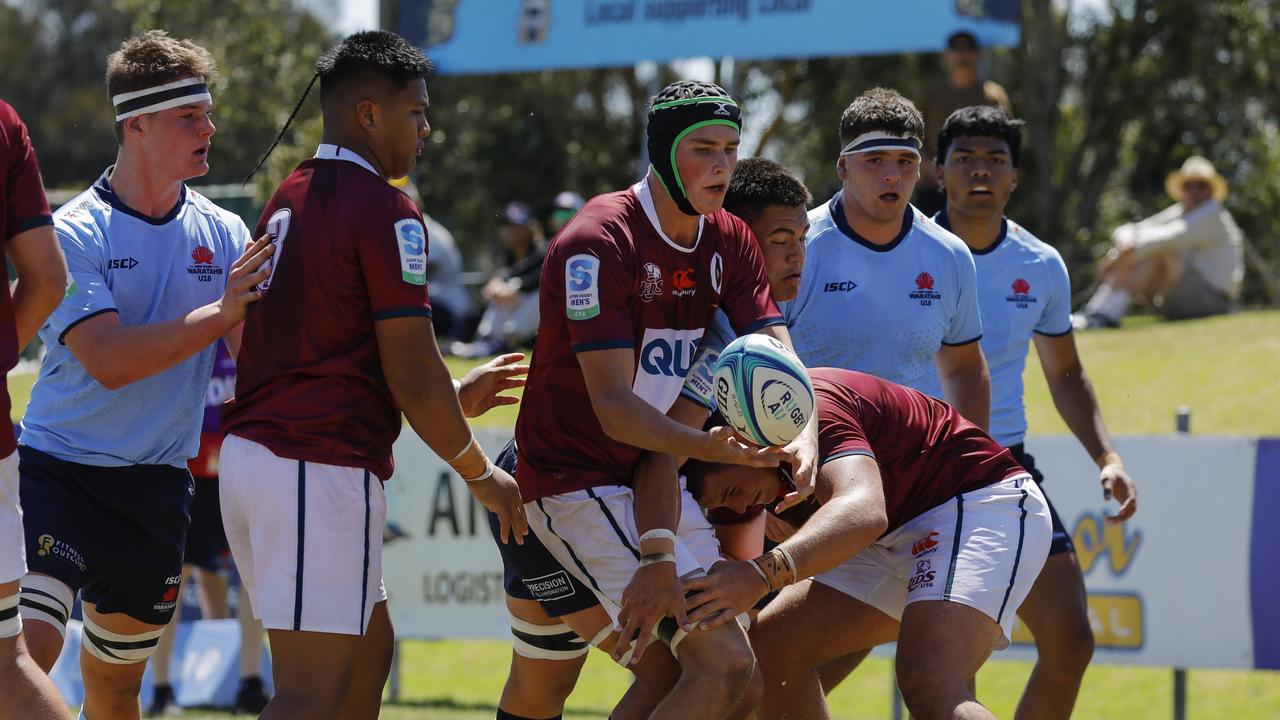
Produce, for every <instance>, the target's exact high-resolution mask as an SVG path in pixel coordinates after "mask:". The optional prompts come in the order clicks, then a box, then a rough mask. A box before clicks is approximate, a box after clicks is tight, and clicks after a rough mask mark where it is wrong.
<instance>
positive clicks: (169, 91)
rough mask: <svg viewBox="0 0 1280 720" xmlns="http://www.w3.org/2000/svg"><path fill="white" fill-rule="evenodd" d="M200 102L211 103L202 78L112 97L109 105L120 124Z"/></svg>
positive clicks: (193, 78) (187, 79)
mask: <svg viewBox="0 0 1280 720" xmlns="http://www.w3.org/2000/svg"><path fill="white" fill-rule="evenodd" d="M202 100H207V101H209V102H213V97H212V96H211V95H209V85H208V83H206V82H205V80H204V78H199V77H189V78H183V79H182V80H174V81H173V82H170V83H165V84H163V85H156V86H155V87H149V88H144V89H142V90H134V91H133V92H127V93H120V94H119V95H114V96H112V98H111V104H112V105H114V106H115V108H116V122H120V121H121V120H126V119H128V118H131V117H134V116H136V115H145V114H147V113H153V112H160V111H161V110H168V109H169V108H176V107H181V106H183V105H190V104H192V103H198V102H200V101H202Z"/></svg>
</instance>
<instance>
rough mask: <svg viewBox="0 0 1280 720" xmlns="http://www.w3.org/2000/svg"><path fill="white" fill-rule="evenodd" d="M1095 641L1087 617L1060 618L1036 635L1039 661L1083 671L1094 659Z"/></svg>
mask: <svg viewBox="0 0 1280 720" xmlns="http://www.w3.org/2000/svg"><path fill="white" fill-rule="evenodd" d="M1094 647H1095V641H1094V637H1093V628H1092V627H1090V625H1089V620H1088V618H1087V617H1084V618H1075V617H1070V618H1066V617H1064V618H1062V619H1061V621H1060V622H1058V623H1056V624H1055V626H1054V628H1053V629H1052V630H1051V631H1048V632H1041V633H1040V635H1038V636H1036V651H1037V653H1038V654H1039V656H1040V661H1041V662H1044V663H1046V664H1050V665H1053V666H1054V667H1055V668H1056V669H1057V671H1059V672H1072V673H1077V674H1081V675H1083V674H1084V671H1085V668H1087V667H1088V666H1089V662H1090V661H1092V660H1093V651H1094Z"/></svg>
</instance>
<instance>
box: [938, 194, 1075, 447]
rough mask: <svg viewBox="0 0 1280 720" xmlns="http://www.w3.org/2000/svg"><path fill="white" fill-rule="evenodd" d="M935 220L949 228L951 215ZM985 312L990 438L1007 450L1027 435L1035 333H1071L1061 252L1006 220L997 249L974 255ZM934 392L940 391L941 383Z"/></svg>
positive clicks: (1067, 284) (1068, 293)
mask: <svg viewBox="0 0 1280 720" xmlns="http://www.w3.org/2000/svg"><path fill="white" fill-rule="evenodd" d="M936 220H937V221H938V223H939V224H940V225H942V226H943V227H946V226H947V225H948V223H947V218H946V215H945V214H943V213H939V215H938V216H937V217H936ZM973 260H974V263H975V264H976V266H977V268H978V305H979V307H980V308H981V310H982V327H983V336H982V352H983V354H984V355H986V357H987V366H988V368H989V370H990V373H991V435H992V437H994V438H995V439H996V440H997V441H998V442H999V443H1000V444H1001V445H1005V446H1006V447H1007V446H1009V445H1016V444H1018V443H1020V442H1022V440H1023V438H1024V437H1025V436H1026V433H1027V417H1026V410H1025V406H1024V404H1023V384H1022V374H1023V370H1024V369H1025V368H1026V362H1027V353H1028V352H1029V350H1030V341H1031V338H1032V335H1033V333H1040V334H1042V335H1053V336H1057V335H1065V334H1067V333H1069V332H1071V282H1070V280H1069V279H1068V277H1067V266H1066V264H1065V263H1063V262H1062V256H1061V255H1059V254H1058V251H1057V250H1055V249H1053V248H1052V247H1050V246H1049V245H1047V244H1046V243H1044V242H1042V241H1041V240H1040V239H1039V238H1037V237H1036V236H1034V235H1032V234H1031V233H1030V232H1029V231H1027V229H1026V228H1024V227H1022V226H1021V225H1019V224H1017V223H1015V222H1013V221H1011V220H1005V222H1004V228H1003V230H1002V231H1001V234H1000V237H999V238H998V239H997V240H996V242H995V244H993V245H992V246H991V247H989V248H987V249H986V250H982V251H975V252H973ZM933 387H934V389H935V391H937V392H940V389H938V388H939V386H938V384H937V378H936V376H935V378H934V386H933Z"/></svg>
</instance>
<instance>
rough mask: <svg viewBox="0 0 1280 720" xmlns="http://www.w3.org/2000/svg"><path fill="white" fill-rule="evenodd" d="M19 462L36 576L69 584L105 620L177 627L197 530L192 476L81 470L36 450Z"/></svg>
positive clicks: (159, 469) (24, 452) (178, 471)
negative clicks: (189, 542)
mask: <svg viewBox="0 0 1280 720" xmlns="http://www.w3.org/2000/svg"><path fill="white" fill-rule="evenodd" d="M18 458H19V461H18V475H19V478H20V480H19V481H20V490H19V492H20V493H21V498H22V509H23V526H24V531H25V535H26V542H27V566H28V568H29V570H30V572H33V573H41V574H44V575H50V576H52V577H54V578H57V579H58V580H60V581H61V582H63V583H66V584H67V585H68V586H70V587H71V591H72V592H76V591H79V592H80V593H81V597H82V598H83V599H84V600H86V601H88V602H91V603H93V604H95V605H96V606H97V609H98V612H99V613H117V612H118V613H124V614H125V615H128V616H129V617H131V618H133V619H135V620H139V621H141V622H144V623H147V624H150V625H164V624H166V623H168V622H169V618H170V617H171V616H172V615H173V611H174V608H175V607H177V602H178V583H179V581H180V580H181V576H182V551H183V546H184V545H185V544H186V539H187V526H188V525H189V524H190V523H191V516H190V514H189V512H190V507H191V496H192V495H193V494H194V492H195V488H194V485H193V481H192V479H191V473H189V472H187V470H186V468H176V467H173V466H172V465H130V466H126V467H96V466H92V465H81V464H79V463H73V462H67V461H65V460H59V459H58V458H55V457H53V456H52V455H48V454H45V453H42V452H40V451H39V450H35V449H32V448H29V447H19V448H18Z"/></svg>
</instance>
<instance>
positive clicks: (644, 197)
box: [631, 175, 706, 253]
mask: <svg viewBox="0 0 1280 720" xmlns="http://www.w3.org/2000/svg"><path fill="white" fill-rule="evenodd" d="M631 192H633V193H635V194H636V198H637V199H638V200H640V207H642V208H644V216H645V217H647V218H649V224H650V225H653V229H654V230H655V231H657V233H658V237H660V238H662V239H663V241H665V242H666V243H667V244H668V245H670V246H671V247H673V248H675V249H676V250H679V251H680V252H682V253H691V252H693V251H694V250H697V249H698V243H699V242H701V241H702V225H703V223H704V222H705V221H706V216H705V215H699V216H698V238H697V239H696V240H694V241H693V247H685V246H683V245H681V244H679V243H677V242H675V241H674V240H672V239H671V238H669V237H667V234H666V233H664V232H662V223H661V222H658V208H657V206H656V205H654V204H653V193H652V192H650V191H649V177H648V176H647V175H646V176H645V177H642V178H640V182H638V183H636V184H635V185H632V186H631Z"/></svg>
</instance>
